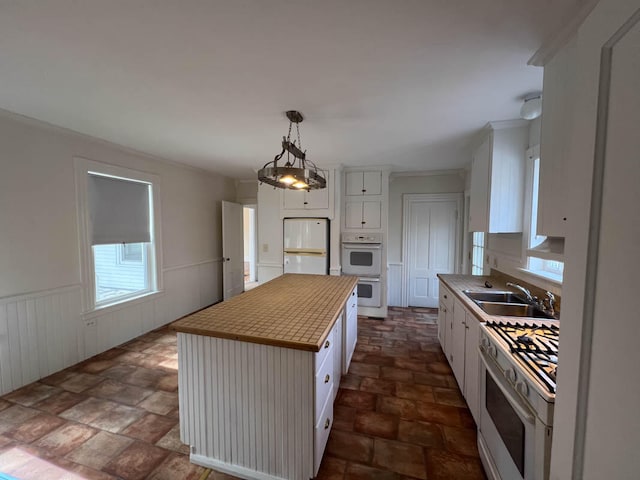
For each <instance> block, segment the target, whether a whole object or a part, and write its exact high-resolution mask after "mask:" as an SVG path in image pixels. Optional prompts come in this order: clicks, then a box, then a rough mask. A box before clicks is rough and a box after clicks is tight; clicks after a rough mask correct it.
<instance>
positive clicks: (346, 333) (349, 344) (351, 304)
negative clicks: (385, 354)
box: [342, 287, 358, 373]
mask: <svg viewBox="0 0 640 480" xmlns="http://www.w3.org/2000/svg"><path fill="white" fill-rule="evenodd" d="M357 289H358V287H356V288H354V289H353V291H352V292H351V295H350V296H349V300H347V306H346V307H345V313H344V317H345V318H344V326H343V337H342V340H343V342H344V346H343V349H342V351H343V357H342V360H343V361H342V373H347V371H348V370H349V365H350V364H351V357H352V356H353V351H354V350H355V349H356V343H357V341H358V291H357Z"/></svg>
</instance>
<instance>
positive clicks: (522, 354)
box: [486, 322, 560, 394]
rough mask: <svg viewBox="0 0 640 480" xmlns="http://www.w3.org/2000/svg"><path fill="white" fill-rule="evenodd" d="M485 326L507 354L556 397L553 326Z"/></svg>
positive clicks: (488, 323) (556, 334)
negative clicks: (506, 347)
mask: <svg viewBox="0 0 640 480" xmlns="http://www.w3.org/2000/svg"><path fill="white" fill-rule="evenodd" d="M486 325H487V327H489V328H491V329H492V330H494V331H495V332H496V333H497V334H498V335H499V336H500V338H501V339H502V340H504V341H505V342H506V343H507V345H508V346H509V349H510V350H511V352H512V353H513V354H514V355H515V356H517V357H518V358H520V359H521V360H522V361H523V363H524V364H525V365H526V367H527V368H528V369H529V370H530V371H531V373H533V374H534V375H535V376H536V377H537V378H538V379H539V380H540V381H541V382H542V383H543V384H544V385H545V386H546V387H547V389H548V390H549V392H551V393H553V394H555V393H556V374H557V367H558V338H559V334H560V329H559V328H558V327H557V326H556V325H551V324H544V325H543V324H537V325H531V324H524V323H517V322H487V323H486Z"/></svg>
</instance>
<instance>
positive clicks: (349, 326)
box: [178, 287, 358, 480]
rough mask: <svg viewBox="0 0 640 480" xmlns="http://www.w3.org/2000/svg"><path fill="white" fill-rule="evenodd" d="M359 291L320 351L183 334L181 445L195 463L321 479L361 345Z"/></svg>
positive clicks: (245, 474) (250, 473) (244, 473)
mask: <svg viewBox="0 0 640 480" xmlns="http://www.w3.org/2000/svg"><path fill="white" fill-rule="evenodd" d="M356 289H357V287H355V288H354V289H353V290H352V292H351V293H350V295H349V298H348V300H347V303H346V305H345V307H344V309H343V310H342V312H340V315H339V318H338V321H337V322H336V323H335V324H334V325H333V327H332V329H331V331H330V332H329V334H328V335H327V338H326V339H325V340H324V342H323V344H322V346H321V347H320V350H319V351H318V352H311V351H305V350H297V349H292V348H284V347H276V346H272V345H264V344H258V343H250V342H242V341H237V340H231V339H226V338H217V337H210V336H203V335H195V334H191V333H182V332H179V333H178V362H179V368H178V381H179V389H178V394H179V395H178V397H179V401H180V409H179V411H180V438H181V440H182V442H183V443H185V444H187V445H189V446H190V447H191V456H190V459H191V461H192V462H193V463H196V464H198V465H202V466H205V467H209V468H213V469H216V470H220V471H222V472H226V473H231V474H233V475H235V476H239V477H241V478H261V479H273V480H276V479H292V480H293V479H295V480H297V479H301V478H313V477H315V476H316V474H317V473H318V469H319V467H320V463H321V461H322V456H323V453H324V449H325V447H326V444H327V439H328V438H329V432H330V430H331V426H332V425H333V402H334V399H335V397H336V394H337V391H338V388H339V386H340V377H341V376H342V372H343V371H344V372H346V371H347V369H348V368H349V362H350V361H351V357H352V356H353V351H354V349H355V346H356V342H357V336H358V295H357V290H356ZM274 439H277V441H274Z"/></svg>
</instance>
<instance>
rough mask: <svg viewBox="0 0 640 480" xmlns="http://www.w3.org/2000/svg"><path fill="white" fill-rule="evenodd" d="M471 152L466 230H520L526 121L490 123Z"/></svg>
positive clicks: (506, 231)
mask: <svg viewBox="0 0 640 480" xmlns="http://www.w3.org/2000/svg"><path fill="white" fill-rule="evenodd" d="M486 129H487V133H486V136H485V138H484V141H483V142H482V143H481V144H480V146H479V147H478V148H477V149H476V150H475V152H474V154H473V160H472V167H471V204H470V208H469V231H472V232H489V233H513V232H521V231H522V216H523V215H522V214H523V206H524V180H525V150H526V149H527V144H528V136H529V131H528V123H527V122H526V121H524V120H522V121H520V120H513V121H506V122H490V123H489V124H488V126H487V127H486Z"/></svg>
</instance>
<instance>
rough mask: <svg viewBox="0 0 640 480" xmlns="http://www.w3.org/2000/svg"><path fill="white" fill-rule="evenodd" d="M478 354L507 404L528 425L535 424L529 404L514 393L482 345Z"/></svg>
mask: <svg viewBox="0 0 640 480" xmlns="http://www.w3.org/2000/svg"><path fill="white" fill-rule="evenodd" d="M480 356H481V357H482V363H484V365H485V367H486V369H487V371H488V372H489V373H490V374H491V377H493V380H494V381H495V382H496V384H497V385H498V387H499V388H500V390H501V391H502V393H503V394H504V396H505V397H507V400H508V401H509V404H511V406H512V407H513V408H514V410H516V411H517V412H518V414H519V415H520V417H522V419H523V420H524V421H526V422H527V423H529V424H530V425H535V422H536V417H535V415H534V414H533V413H532V412H531V409H530V408H529V406H528V405H527V404H526V403H525V402H524V401H523V400H522V399H520V398H519V397H518V395H517V393H515V391H514V389H513V387H512V386H511V385H510V384H509V383H508V382H507V379H506V378H505V377H504V375H503V374H502V372H501V371H500V369H498V367H497V366H496V365H495V364H494V361H493V359H492V358H491V357H489V355H487V353H486V351H485V350H484V348H482V346H481V347H480Z"/></svg>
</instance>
